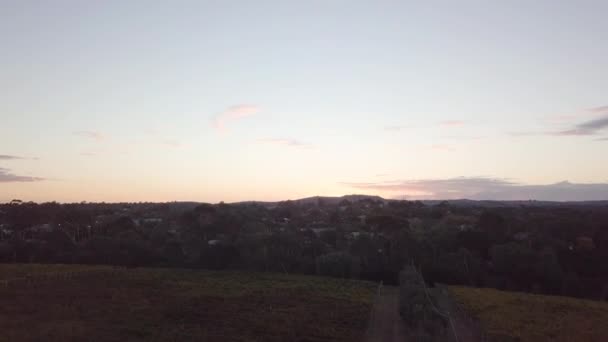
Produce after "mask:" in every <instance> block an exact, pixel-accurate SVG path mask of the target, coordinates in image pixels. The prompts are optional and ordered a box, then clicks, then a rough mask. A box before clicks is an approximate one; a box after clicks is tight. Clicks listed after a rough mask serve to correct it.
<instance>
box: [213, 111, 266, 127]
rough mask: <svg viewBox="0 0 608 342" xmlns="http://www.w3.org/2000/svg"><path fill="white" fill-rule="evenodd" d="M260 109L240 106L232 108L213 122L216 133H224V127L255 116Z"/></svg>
mask: <svg viewBox="0 0 608 342" xmlns="http://www.w3.org/2000/svg"><path fill="white" fill-rule="evenodd" d="M259 111H260V108H259V107H258V106H255V105H247V104H241V105H236V106H232V107H230V108H228V109H226V110H225V111H223V112H222V113H220V114H219V115H217V116H216V117H215V119H214V120H213V126H214V127H215V129H216V130H218V131H220V132H221V131H224V130H225V129H226V127H227V126H228V125H229V124H231V123H233V122H235V121H238V120H241V119H243V118H246V117H250V116H252V115H255V114H257V113H258V112H259Z"/></svg>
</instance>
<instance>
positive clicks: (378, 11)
mask: <svg viewBox="0 0 608 342" xmlns="http://www.w3.org/2000/svg"><path fill="white" fill-rule="evenodd" d="M606 13H608V2H607V1H604V0H598V1H585V0H582V1H556V0H551V1H545V0H542V1H541V0H538V1H467V0H463V1H405V0H400V1H383V0H379V1H371V0H368V1H356V0H350V1H341V0H331V1H328V0H307V1H296V0H276V1H265V0H260V1H248V0H247V1H245V0H243V1H236V0H235V1H219V0H218V1H210V0H209V1H205V0H201V1H152V0H148V1H135V0H132V1H124V0H121V1H112V0H108V1H77V0H73V1H65V0H54V1H50V0H48V1H46V0H42V1H29V0H15V1H13V0H0V42H2V44H0V137H1V138H0V202H2V201H10V200H12V199H21V200H26V201H29V200H31V201H39V202H40V201H53V200H55V201H60V202H80V201H106V202H110V201H206V202H218V201H226V202H233V201H241V200H285V199H295V198H300V197H306V196H313V195H343V194H351V193H364V194H374V195H381V196H384V197H387V198H406V199H416V198H422V199H425V198H429V199H430V198H445V199H450V198H472V199H522V200H527V199H539V200H597V199H608V153H607V151H608V58H606V56H608V21H607V20H606V18H605V15H606Z"/></svg>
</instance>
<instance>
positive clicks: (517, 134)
mask: <svg viewBox="0 0 608 342" xmlns="http://www.w3.org/2000/svg"><path fill="white" fill-rule="evenodd" d="M507 134H508V135H510V136H512V137H515V138H519V137H532V136H536V135H545V134H546V133H543V132H508V133H507Z"/></svg>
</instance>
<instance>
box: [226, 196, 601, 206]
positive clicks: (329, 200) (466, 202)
mask: <svg viewBox="0 0 608 342" xmlns="http://www.w3.org/2000/svg"><path fill="white" fill-rule="evenodd" d="M365 199H369V200H373V201H380V202H384V203H387V202H391V201H398V200H396V199H386V198H383V197H380V196H373V195H358V194H353V195H344V196H312V197H305V198H300V199H295V200H290V201H291V202H294V203H297V204H316V203H317V202H318V201H321V202H323V203H325V204H328V205H336V204H338V203H340V202H342V201H343V200H348V201H351V202H357V201H361V200H365ZM286 201H287V200H286ZM286 201H276V202H264V201H243V202H236V203H234V204H248V203H256V204H260V205H264V206H269V207H273V206H276V205H277V204H279V203H281V202H286ZM414 201H415V200H414ZM420 202H421V203H423V204H425V205H428V206H434V205H438V204H440V203H443V202H447V203H448V204H449V205H451V206H454V207H481V208H504V207H521V206H528V207H532V206H535V207H557V206H568V207H572V206H608V201H578V202H557V201H555V202H553V201H534V200H529V201H500V200H470V199H455V200H420Z"/></svg>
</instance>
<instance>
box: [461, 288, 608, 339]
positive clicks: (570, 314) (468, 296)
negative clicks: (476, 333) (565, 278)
mask: <svg viewBox="0 0 608 342" xmlns="http://www.w3.org/2000/svg"><path fill="white" fill-rule="evenodd" d="M450 292H451V294H452V296H453V297H454V298H455V299H456V301H457V302H458V303H459V304H460V305H461V306H462V307H463V308H464V309H465V310H466V311H467V312H468V313H469V314H471V315H472V316H473V317H474V318H476V319H478V320H479V322H480V324H481V326H482V329H483V330H484V331H485V332H487V333H488V334H489V335H490V336H494V337H495V339H496V340H509V339H510V338H512V340H515V341H522V342H528V341H530V342H532V341H535V342H544V341H556V342H565V341H586V342H589V341H597V342H599V341H608V303H605V302H596V301H590V300H582V299H576V298H567V297H557V296H542V295H534V294H526V293H519V292H505V291H499V290H494V289H478V288H468V287H450Z"/></svg>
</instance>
